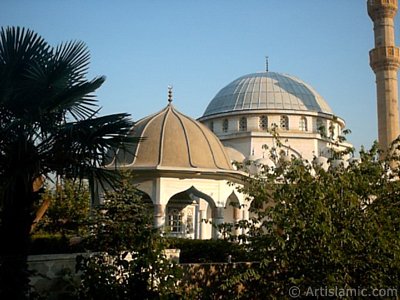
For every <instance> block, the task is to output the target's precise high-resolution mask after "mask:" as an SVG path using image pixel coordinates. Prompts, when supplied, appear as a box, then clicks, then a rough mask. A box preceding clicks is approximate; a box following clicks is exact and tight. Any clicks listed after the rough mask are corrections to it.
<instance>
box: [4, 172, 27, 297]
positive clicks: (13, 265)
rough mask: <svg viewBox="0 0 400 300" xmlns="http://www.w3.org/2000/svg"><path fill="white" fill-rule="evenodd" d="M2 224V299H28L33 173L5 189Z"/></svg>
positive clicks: (18, 178) (17, 179) (19, 178)
mask: <svg viewBox="0 0 400 300" xmlns="http://www.w3.org/2000/svg"><path fill="white" fill-rule="evenodd" d="M3 200H4V202H3V211H2V224H1V231H0V232H1V241H0V245H1V246H0V249H1V257H2V258H1V267H0V299H17V300H19V299H27V298H28V297H29V295H28V293H29V274H28V268H27V256H28V251H29V243H30V235H29V232H30V227H31V223H32V206H33V200H34V193H33V191H32V183H31V182H30V179H29V176H26V175H25V176H24V175H22V174H19V175H17V176H16V178H15V180H14V181H13V182H12V183H11V184H10V185H9V186H8V187H7V188H6V190H5V191H4V199H3Z"/></svg>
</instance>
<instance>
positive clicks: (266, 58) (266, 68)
mask: <svg viewBox="0 0 400 300" xmlns="http://www.w3.org/2000/svg"><path fill="white" fill-rule="evenodd" d="M265 72H268V56H265Z"/></svg>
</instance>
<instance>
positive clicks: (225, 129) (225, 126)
mask: <svg viewBox="0 0 400 300" xmlns="http://www.w3.org/2000/svg"><path fill="white" fill-rule="evenodd" d="M228 129H229V122H228V119H224V120H223V121H222V131H223V132H228Z"/></svg>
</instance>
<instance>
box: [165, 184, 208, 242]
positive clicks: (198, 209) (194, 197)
mask: <svg viewBox="0 0 400 300" xmlns="http://www.w3.org/2000/svg"><path fill="white" fill-rule="evenodd" d="M215 210H216V205H215V203H214V200H213V199H212V198H211V197H210V196H208V195H206V194H204V193H202V192H200V191H199V190H197V189H196V188H195V187H193V186H192V187H190V188H189V189H187V190H185V191H182V192H179V193H177V194H175V195H173V196H172V197H171V198H170V199H169V200H168V203H167V207H166V222H165V225H166V226H165V227H166V233H167V235H169V236H174V237H182V238H191V239H210V238H212V237H213V236H214V235H215V234H214V232H213V226H212V221H213V219H214V218H215Z"/></svg>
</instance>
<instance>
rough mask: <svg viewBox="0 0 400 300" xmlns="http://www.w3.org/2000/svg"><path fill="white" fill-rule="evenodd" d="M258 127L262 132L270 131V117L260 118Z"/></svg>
mask: <svg viewBox="0 0 400 300" xmlns="http://www.w3.org/2000/svg"><path fill="white" fill-rule="evenodd" d="M258 127H259V128H260V130H267V129H268V117H267V116H261V117H260V119H259V120H258Z"/></svg>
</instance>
